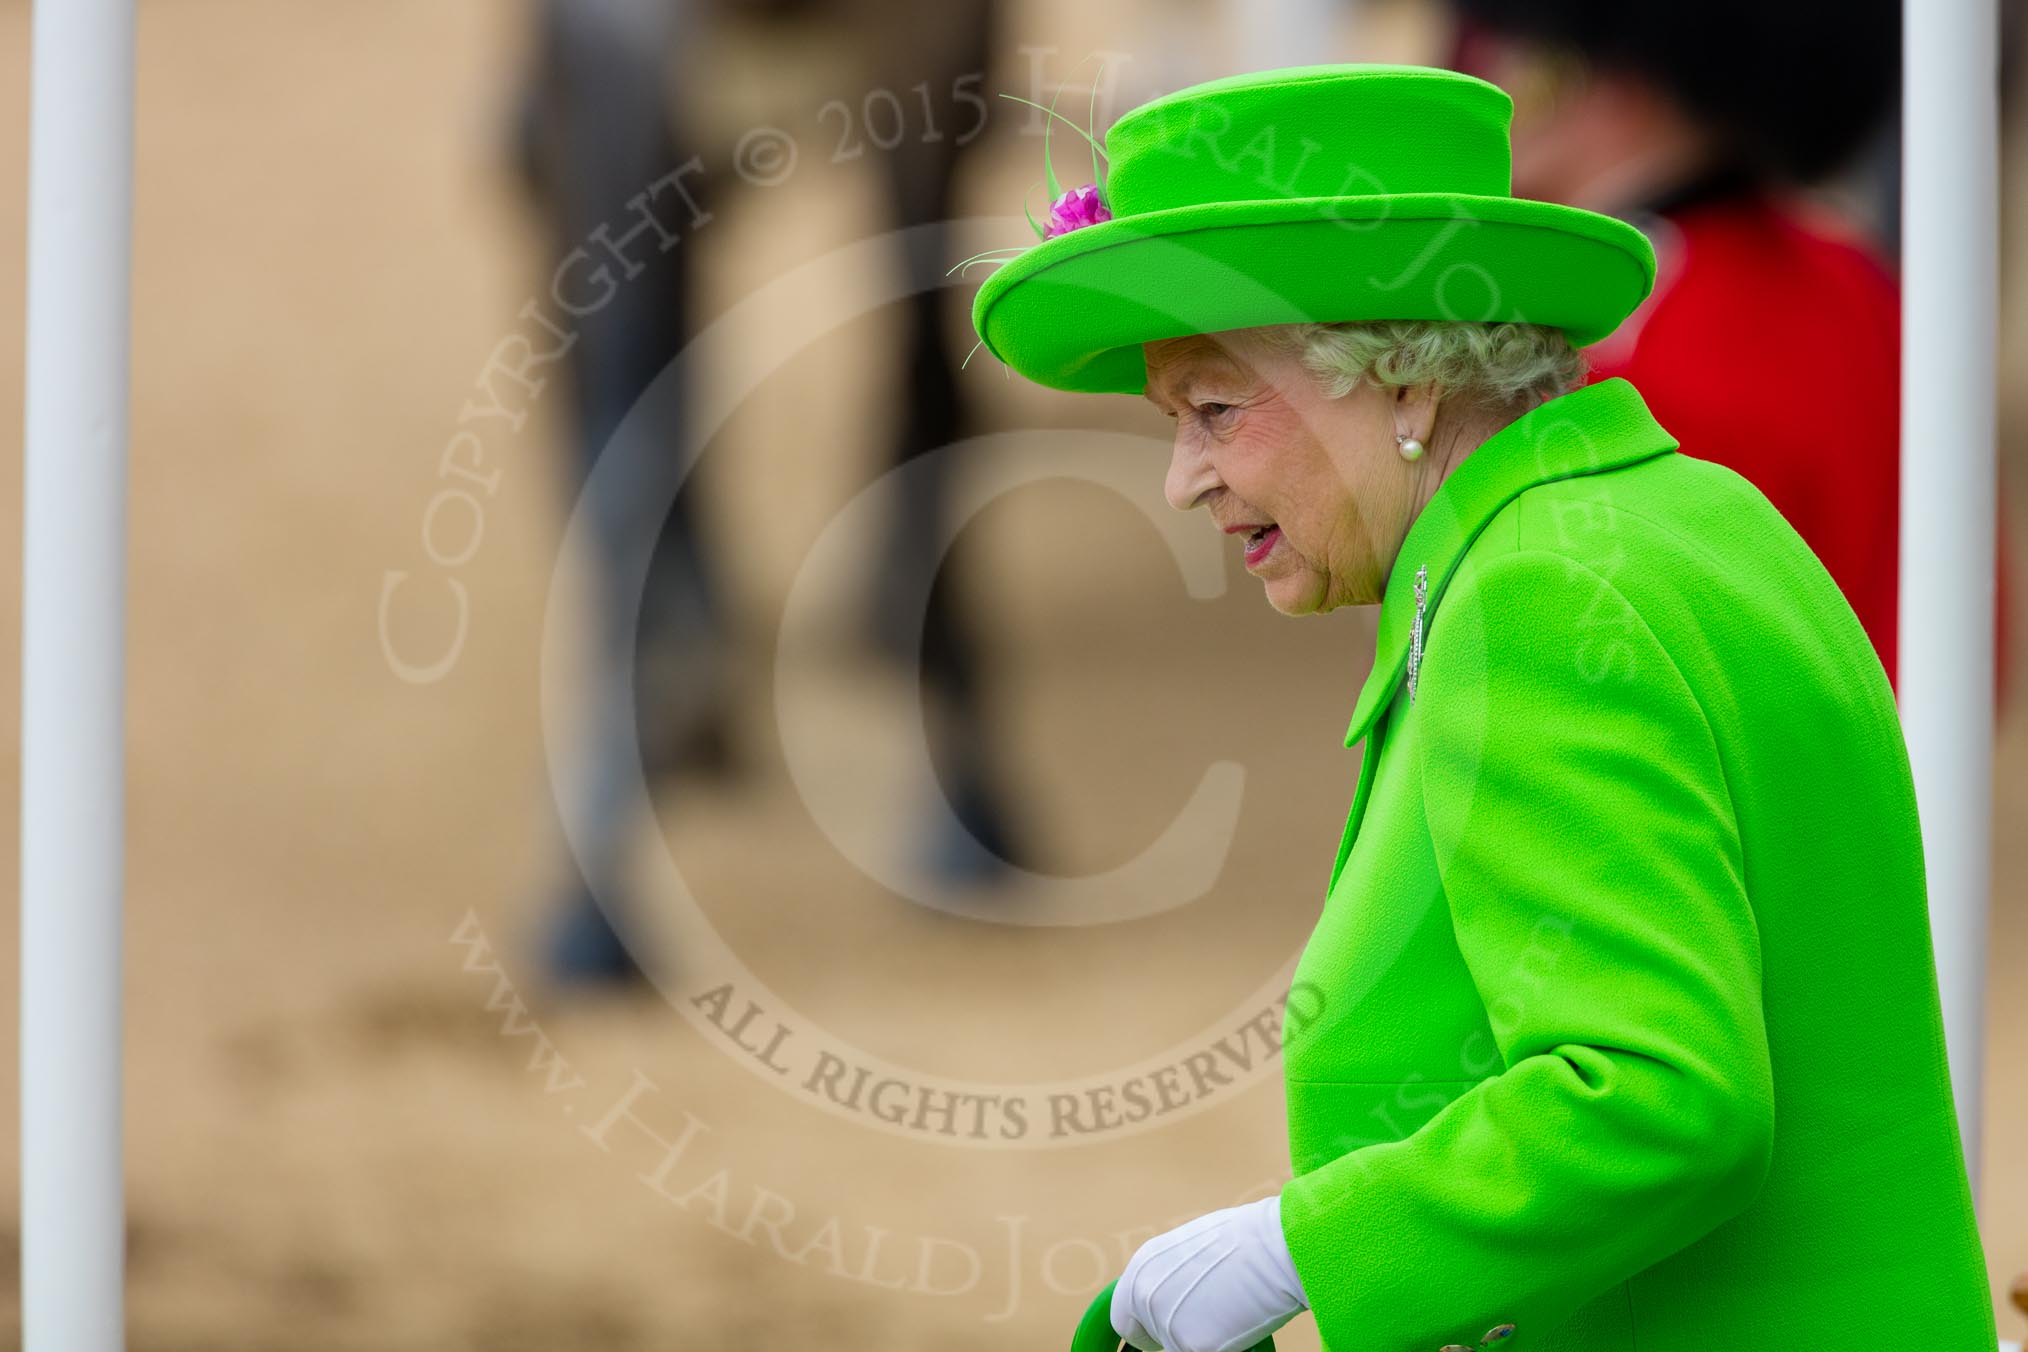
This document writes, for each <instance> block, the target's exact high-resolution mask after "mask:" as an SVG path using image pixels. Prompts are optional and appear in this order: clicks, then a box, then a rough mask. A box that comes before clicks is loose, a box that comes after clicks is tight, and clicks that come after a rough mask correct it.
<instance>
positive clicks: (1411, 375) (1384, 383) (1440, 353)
mask: <svg viewBox="0 0 2028 1352" xmlns="http://www.w3.org/2000/svg"><path fill="white" fill-rule="evenodd" d="M1265 337H1266V338H1267V340H1268V342H1269V343H1270V344H1271V345H1272V346H1276V347H1279V348H1281V349H1282V350H1283V351H1286V352H1292V353H1295V354H1297V355H1298V356H1299V357H1300V358H1301V359H1302V363H1303V365H1304V366H1305V367H1306V368H1308V369H1309V371H1310V373H1311V374H1312V375H1314V376H1316V377H1317V380H1318V382H1319V384H1320V385H1321V386H1322V388H1323V390H1324V392H1325V393H1326V394H1328V395H1330V397H1332V398H1333V399H1337V398H1341V397H1343V396H1344V395H1346V394H1348V393H1349V392H1351V390H1352V389H1353V388H1354V387H1356V386H1357V385H1359V384H1360V383H1362V382H1365V383H1370V384H1372V385H1375V386H1378V387H1380V388H1382V389H1387V388H1391V387H1395V386H1401V385H1420V384H1423V383H1425V382H1432V383H1434V384H1436V385H1437V386H1438V387H1439V388H1440V389H1442V390H1443V391H1444V392H1445V394H1446V395H1450V394H1462V395H1465V396H1466V397H1468V398H1479V399H1484V400H1487V401H1490V402H1492V403H1496V404H1501V405H1506V404H1513V403H1517V402H1522V401H1524V400H1525V401H1528V402H1534V401H1536V400H1541V399H1553V398H1555V397H1556V396H1557V395H1559V394H1564V393H1566V392H1568V391H1570V390H1572V389H1575V388H1576V387H1577V384H1578V382H1579V381H1581V380H1582V379H1583V378H1584V373H1585V369H1586V368H1585V361H1584V357H1583V355H1582V354H1581V353H1579V352H1578V350H1577V349H1576V348H1574V347H1572V346H1571V345H1570V340H1569V338H1567V337H1565V336H1564V333H1563V331H1562V330H1561V329H1553V328H1549V327H1548V326H1546V325H1542V324H1513V323H1498V324H1486V323H1473V322H1469V321H1465V320H1425V319H1388V320H1374V321H1368V322H1360V323H1338V324H1278V325H1274V326H1272V327H1271V328H1270V329H1268V330H1267V332H1266V334H1265Z"/></svg>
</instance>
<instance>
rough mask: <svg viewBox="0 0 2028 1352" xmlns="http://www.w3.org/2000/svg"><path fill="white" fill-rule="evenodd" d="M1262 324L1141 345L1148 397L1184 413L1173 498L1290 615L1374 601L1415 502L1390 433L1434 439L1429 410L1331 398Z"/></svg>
mask: <svg viewBox="0 0 2028 1352" xmlns="http://www.w3.org/2000/svg"><path fill="white" fill-rule="evenodd" d="M1260 333H1261V331H1260V330H1257V329H1236V330H1230V331H1228V332H1225V333H1219V334H1207V335H1197V336H1192V337H1188V338H1168V339H1163V340H1161V341H1159V342H1152V343H1145V344H1143V345H1142V351H1143V354H1144V356H1145V357H1146V359H1147V366H1148V388H1147V398H1148V400H1149V401H1150V402H1151V403H1153V404H1154V405H1155V406H1156V407H1157V408H1159V409H1161V410H1162V411H1163V412H1164V413H1166V414H1168V415H1169V416H1170V417H1172V418H1174V419H1175V420H1176V439H1175V448H1174V450H1173V452H1172V453H1171V455H1170V462H1169V474H1168V479H1167V481H1166V483H1165V484H1164V493H1165V495H1166V496H1167V498H1168V499H1169V505H1170V506H1172V507H1175V508H1176V509H1177V510H1179V511H1188V510H1190V509H1191V508H1193V507H1202V508H1205V509H1206V510H1207V511H1208V512H1209V513H1210V516H1211V519H1212V521H1213V522H1215V523H1216V525H1217V527H1218V529H1220V530H1221V531H1224V532H1226V533H1228V534H1229V535H1230V536H1231V537H1232V541H1233V546H1234V548H1236V549H1238V550H1240V551H1241V553H1242V555H1243V558H1244V560H1245V564H1246V570H1247V571H1248V572H1249V573H1251V574H1253V576H1255V577H1257V578H1259V579H1260V582H1261V585H1262V587H1263V588H1264V589H1265V590H1266V592H1267V599H1268V602H1269V603H1270V604H1271V605H1273V606H1274V608H1275V609H1276V610H1279V611H1281V612H1282V613H1283V614H1285V615H1308V614H1315V613H1319V612H1322V611H1326V610H1331V609H1333V608H1335V607H1337V606H1342V605H1371V604H1374V603H1376V602H1378V601H1379V600H1380V596H1381V592H1382V591H1383V590H1384V588H1385V587H1386V583H1387V574H1388V570H1389V569H1390V568H1392V567H1393V565H1394V557H1395V555H1396V554H1397V553H1398V552H1399V551H1400V549H1401V542H1402V539H1403V537H1404V536H1406V535H1407V533H1408V527H1409V524H1410V523H1411V522H1412V520H1413V519H1414V515H1415V510H1416V507H1415V499H1416V497H1417V483H1418V475H1417V473H1416V471H1415V470H1414V468H1413V467H1412V466H1411V465H1409V464H1408V463H1407V462H1406V461H1404V460H1403V459H1402V457H1401V456H1400V454H1399V453H1398V446H1397V443H1396V440H1395V434H1396V432H1397V430H1399V431H1402V432H1405V433H1407V434H1408V435H1411V436H1415V437H1417V438H1419V439H1420V438H1424V437H1427V436H1428V433H1429V429H1428V426H1427V425H1426V424H1423V425H1418V422H1417V420H1418V419H1419V418H1421V417H1423V414H1424V410H1423V407H1422V405H1421V404H1419V403H1418V402H1416V400H1415V399H1414V398H1413V397H1411V396H1409V395H1407V394H1406V393H1404V392H1397V391H1391V390H1380V389H1375V388H1373V387H1372V386H1369V385H1364V384H1362V385H1359V386H1357V387H1355V388H1354V389H1353V390H1352V391H1351V392H1350V393H1348V394H1346V395H1344V396H1343V397H1341V398H1337V399H1332V398H1329V397H1328V396H1326V395H1325V393H1324V392H1323V391H1322V390H1321V389H1320V388H1318V385H1317V382H1316V378H1315V377H1314V376H1312V375H1311V374H1310V373H1309V372H1308V371H1307V370H1306V369H1304V367H1303V365H1302V363H1301V361H1300V359H1299V358H1298V357H1297V356H1296V354H1294V353H1293V352H1284V351H1281V350H1279V349H1276V348H1273V347H1271V346H1270V345H1268V344H1266V343H1263V342H1262V341H1261V340H1260Z"/></svg>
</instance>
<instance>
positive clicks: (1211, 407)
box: [1197, 403, 1233, 418]
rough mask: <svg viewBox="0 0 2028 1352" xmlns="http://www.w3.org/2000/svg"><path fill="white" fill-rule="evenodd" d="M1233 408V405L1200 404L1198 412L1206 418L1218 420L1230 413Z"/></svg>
mask: <svg viewBox="0 0 2028 1352" xmlns="http://www.w3.org/2000/svg"><path fill="white" fill-rule="evenodd" d="M1232 407H1233V406H1232V405H1231V404H1218V403H1206V404H1199V405H1198V406H1197V411H1198V412H1199V413H1200V414H1202V415H1203V416H1204V417H1206V418H1218V417H1223V416H1224V415H1225V414H1227V413H1230V412H1231V411H1232Z"/></svg>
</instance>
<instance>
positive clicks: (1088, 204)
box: [1042, 183, 1113, 239]
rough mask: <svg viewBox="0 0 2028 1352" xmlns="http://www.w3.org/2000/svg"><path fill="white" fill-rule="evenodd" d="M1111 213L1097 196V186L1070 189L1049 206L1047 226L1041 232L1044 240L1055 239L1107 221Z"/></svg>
mask: <svg viewBox="0 0 2028 1352" xmlns="http://www.w3.org/2000/svg"><path fill="white" fill-rule="evenodd" d="M1112 218H1113V213H1112V212H1111V210H1109V209H1108V208H1107V206H1106V204H1105V200H1104V199H1103V198H1102V197H1100V196H1099V185H1098V184H1096V183H1087V184H1085V185H1084V186H1083V187H1082V188H1072V189H1071V190H1070V191H1069V192H1067V193H1065V194H1064V195H1063V196H1061V197H1059V198H1057V199H1056V200H1055V201H1054V202H1051V203H1050V204H1049V224H1048V226H1047V227H1046V228H1045V229H1044V230H1043V232H1042V237H1043V238H1044V239H1055V238H1056V237H1057V236H1058V235H1067V234H1069V233H1070V232H1071V231H1073V230H1082V229H1083V228H1084V227H1085V226H1087V225H1097V224H1098V223H1099V222H1100V221H1109V220H1111V219H1112Z"/></svg>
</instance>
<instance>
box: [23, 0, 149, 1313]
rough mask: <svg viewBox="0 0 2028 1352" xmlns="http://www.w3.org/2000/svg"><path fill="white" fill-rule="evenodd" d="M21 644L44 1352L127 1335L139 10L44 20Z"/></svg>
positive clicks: (120, 5)
mask: <svg viewBox="0 0 2028 1352" xmlns="http://www.w3.org/2000/svg"><path fill="white" fill-rule="evenodd" d="M34 25H35V36H34V74H33V86H34V93H33V98H32V105H31V124H30V133H29V175H28V202H29V209H28V343H27V349H28V363H27V389H26V394H27V420H26V430H25V435H26V441H25V447H24V463H25V474H26V488H25V498H24V505H23V521H22V533H23V560H22V566H23V577H22V634H21V1285H22V1335H23V1344H24V1346H25V1347H26V1348H27V1349H28V1352H116V1349H118V1348H120V1347H121V1346H122V1345H123V1341H124V1338H123V1326H124V1323H125V1316H124V1310H123V1306H122V1299H121V1276H122V1270H123V1268H124V1266H125V1264H124V1257H125V1234H124V1207H123V1205H122V1169H121V1159H120V912H121V883H122V849H121V846H122V825H123V818H124V813H123V811H122V801H121V798H122V792H123V781H124V775H123V769H124V766H123V748H122V738H121V724H122V706H123V700H124V684H125V682H124V670H123V668H124V660H125V654H124V643H123V632H122V631H123V628H124V620H125V611H126V454H127V290H128V288H127V269H128V249H129V240H130V226H131V215H132V211H131V208H132V200H133V191H132V184H133V157H134V153H133V144H134V135H133V125H134V94H133V67H134V13H133V0H40V3H38V4H37V5H36V6H35V17H34Z"/></svg>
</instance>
